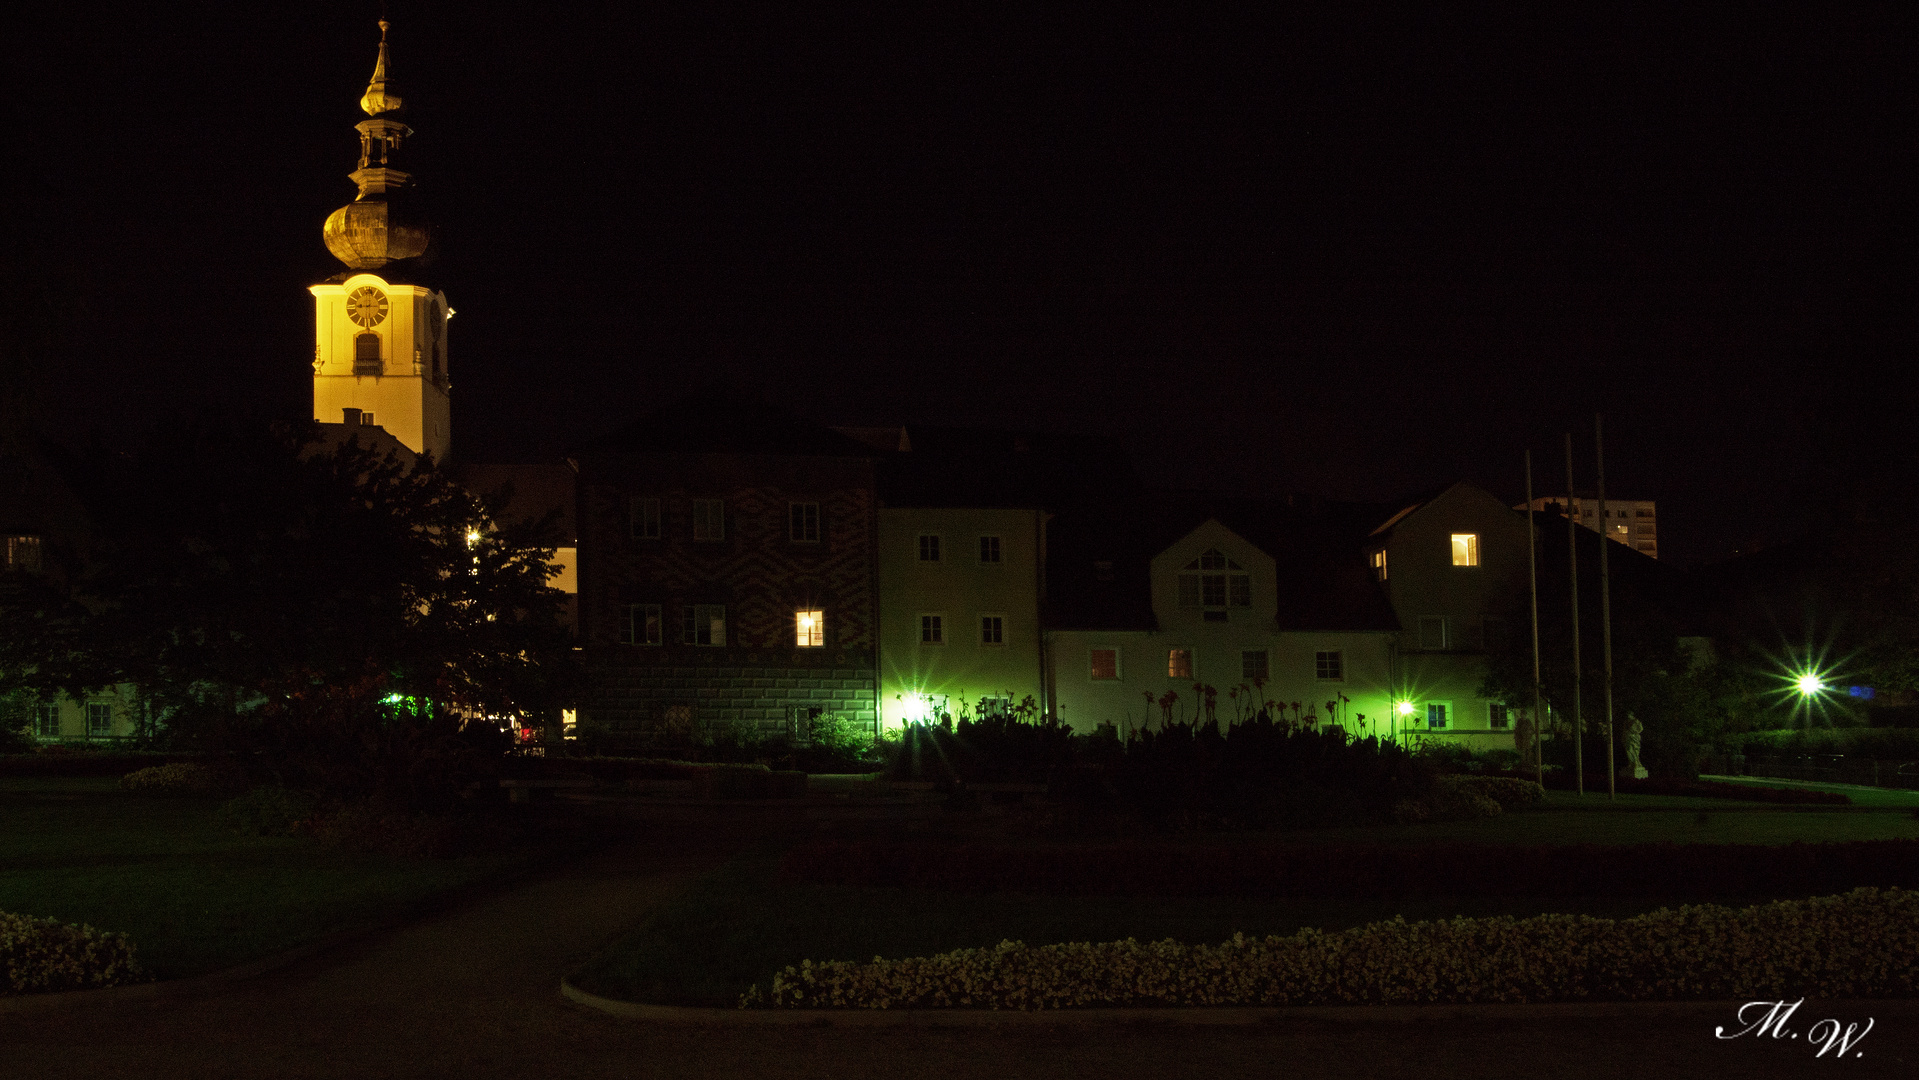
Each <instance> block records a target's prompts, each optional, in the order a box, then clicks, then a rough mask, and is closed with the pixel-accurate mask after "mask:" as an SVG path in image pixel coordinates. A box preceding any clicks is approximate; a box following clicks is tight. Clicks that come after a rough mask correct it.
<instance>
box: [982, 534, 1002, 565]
mask: <svg viewBox="0 0 1919 1080" xmlns="http://www.w3.org/2000/svg"><path fill="white" fill-rule="evenodd" d="M979 561H981V562H983V563H996V562H998V561H999V537H997V536H982V537H980V538H979Z"/></svg>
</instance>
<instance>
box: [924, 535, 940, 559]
mask: <svg viewBox="0 0 1919 1080" xmlns="http://www.w3.org/2000/svg"><path fill="white" fill-rule="evenodd" d="M920 561H921V562H938V561H940V538H939V537H937V536H932V535H926V536H921V537H920Z"/></svg>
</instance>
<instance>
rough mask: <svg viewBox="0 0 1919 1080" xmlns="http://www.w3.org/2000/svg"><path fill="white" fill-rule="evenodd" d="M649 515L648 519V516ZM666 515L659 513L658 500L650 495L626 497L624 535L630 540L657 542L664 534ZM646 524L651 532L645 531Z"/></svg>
mask: <svg viewBox="0 0 1919 1080" xmlns="http://www.w3.org/2000/svg"><path fill="white" fill-rule="evenodd" d="M649 514H650V515H651V517H650V519H649V516H648V515H649ZM665 519H666V515H665V514H664V513H662V512H661V508H660V500H659V498H658V497H656V496H652V495H628V496H627V497H626V535H627V538H628V539H630V540H658V539H661V538H662V537H663V536H664V535H665V533H666V528H665ZM648 524H651V525H652V531H650V532H649V531H648V530H647V526H648Z"/></svg>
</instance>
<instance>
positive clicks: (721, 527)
mask: <svg viewBox="0 0 1919 1080" xmlns="http://www.w3.org/2000/svg"><path fill="white" fill-rule="evenodd" d="M693 539H695V540H724V539H726V504H725V503H724V502H722V501H721V500H719V499H694V500H693Z"/></svg>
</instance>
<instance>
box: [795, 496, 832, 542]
mask: <svg viewBox="0 0 1919 1080" xmlns="http://www.w3.org/2000/svg"><path fill="white" fill-rule="evenodd" d="M809 530H810V532H811V533H812V535H810V536H809V535H807V533H808V532H809ZM823 535H824V530H823V529H822V528H821V520H820V504H819V503H816V502H789V503H787V504H786V539H787V542H788V543H793V544H817V543H820V541H821V537H822V536H823Z"/></svg>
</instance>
